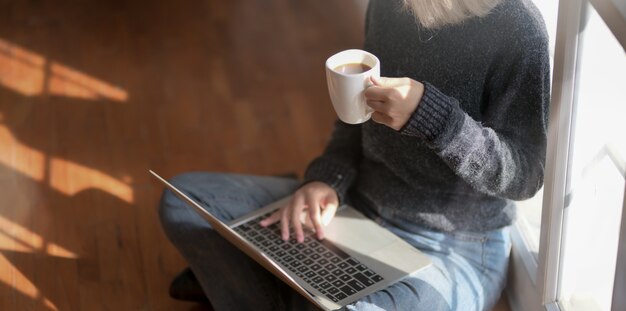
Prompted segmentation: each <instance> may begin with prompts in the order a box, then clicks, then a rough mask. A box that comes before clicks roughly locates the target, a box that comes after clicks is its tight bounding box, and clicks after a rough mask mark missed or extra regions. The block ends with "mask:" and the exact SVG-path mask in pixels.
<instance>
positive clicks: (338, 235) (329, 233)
mask: <svg viewBox="0 0 626 311" xmlns="http://www.w3.org/2000/svg"><path fill="white" fill-rule="evenodd" d="M324 232H325V236H326V238H327V239H328V240H329V241H331V242H333V243H335V244H336V245H337V246H339V247H341V248H342V249H344V250H346V251H348V252H349V253H352V252H356V253H357V254H361V255H368V254H371V253H373V252H375V251H376V250H379V249H381V248H384V247H386V246H387V245H389V244H392V243H393V242H395V241H397V239H398V237H396V236H395V235H394V234H393V233H391V232H389V231H388V230H381V227H380V226H379V225H378V224H377V223H375V222H374V221H372V220H371V219H369V218H367V217H365V216H363V215H362V214H361V213H359V212H358V211H357V210H355V209H354V208H352V207H347V206H346V207H345V208H342V209H340V210H339V211H337V214H336V215H335V218H333V221H332V222H331V223H330V224H329V225H328V227H326V228H325V229H324ZM351 251H352V252H351ZM353 255H355V254H354V253H353Z"/></svg>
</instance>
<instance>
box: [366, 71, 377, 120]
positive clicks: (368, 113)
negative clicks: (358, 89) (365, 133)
mask: <svg viewBox="0 0 626 311" xmlns="http://www.w3.org/2000/svg"><path fill="white" fill-rule="evenodd" d="M372 85H374V84H373V83H372V81H371V80H370V77H368V78H367V86H366V87H365V89H367V88H368V87H370V86H372ZM374 111H376V110H374V108H372V107H370V106H368V105H367V103H365V115H366V118H367V119H369V118H371V117H372V113H374Z"/></svg>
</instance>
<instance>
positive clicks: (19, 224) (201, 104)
mask: <svg viewBox="0 0 626 311" xmlns="http://www.w3.org/2000/svg"><path fill="white" fill-rule="evenodd" d="M358 3H361V4H358ZM363 11H364V8H363V3H362V2H356V1H355V2H352V1H317V0H306V1H301V0H298V1H295V0H266V1H241V0H233V1H218V0H202V1H126V0H92V1H69V0H67V1H66V0H56V1H51V0H50V1H45V0H36V1H35V0H30V1H11V0H0V310H20V311H21V310H200V309H201V308H199V307H198V306H196V305H194V304H189V303H181V302H177V301H174V300H171V299H170V298H169V297H168V295H167V288H168V284H169V281H170V280H171V279H172V277H173V276H174V275H175V274H176V273H177V272H179V270H180V269H181V268H183V267H184V266H185V263H184V261H183V260H182V258H181V257H180V255H178V253H177V252H176V251H175V249H174V248H173V247H172V246H171V245H170V244H169V243H168V241H167V239H166V238H165V236H164V234H163V232H162V231H161V229H160V226H159V223H158V219H157V215H156V204H157V201H158V199H159V194H160V192H161V189H162V188H161V186H160V185H158V184H157V183H156V182H154V180H152V179H151V178H150V177H149V176H148V174H147V170H148V169H154V170H156V171H157V172H159V173H161V174H162V175H164V176H168V177H169V176H173V175H175V174H177V173H180V172H185V171H193V170H209V171H228V172H245V173H250V174H280V173H285V172H296V173H298V174H302V172H303V170H304V168H305V167H306V164H307V163H308V162H309V161H310V160H311V159H312V158H313V157H315V156H316V155H317V154H319V153H320V152H321V150H322V148H323V147H324V145H325V142H326V141H327V137H328V135H329V133H330V130H331V128H332V122H333V120H334V113H333V111H332V108H331V106H330V104H329V101H328V95H327V91H326V87H325V79H324V68H323V64H324V61H325V59H326V57H328V56H329V55H331V54H332V53H334V52H336V51H339V50H342V49H346V48H353V47H360V46H361V44H362V32H363ZM502 303H503V307H502V308H501V309H499V310H507V306H506V302H502Z"/></svg>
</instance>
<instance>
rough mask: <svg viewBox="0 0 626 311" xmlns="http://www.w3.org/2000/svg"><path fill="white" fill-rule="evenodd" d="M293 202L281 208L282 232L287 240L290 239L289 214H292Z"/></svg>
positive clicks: (282, 235)
mask: <svg viewBox="0 0 626 311" xmlns="http://www.w3.org/2000/svg"><path fill="white" fill-rule="evenodd" d="M292 204H293V200H292V201H291V202H290V203H289V205H290V206H287V207H284V208H281V209H280V210H281V212H282V213H281V215H280V232H281V237H282V238H283V240H285V241H287V240H289V220H290V219H289V218H290V217H289V216H290V214H291V209H292V207H291V205H292Z"/></svg>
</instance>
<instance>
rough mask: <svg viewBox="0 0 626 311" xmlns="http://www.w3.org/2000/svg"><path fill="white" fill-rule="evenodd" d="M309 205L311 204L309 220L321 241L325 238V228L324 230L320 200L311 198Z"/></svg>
mask: <svg viewBox="0 0 626 311" xmlns="http://www.w3.org/2000/svg"><path fill="white" fill-rule="evenodd" d="M308 204H309V218H310V219H311V222H312V223H313V228H315V233H316V235H317V238H318V239H320V240H321V239H323V238H324V228H322V218H321V216H320V206H319V200H314V199H313V198H309V200H308ZM311 206H315V207H314V208H311Z"/></svg>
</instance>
